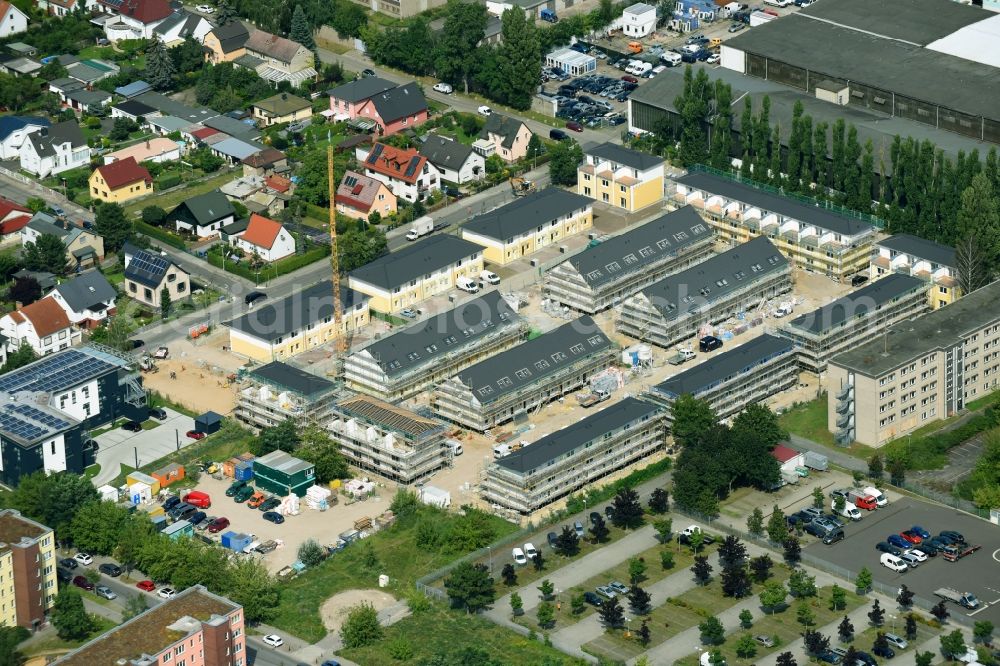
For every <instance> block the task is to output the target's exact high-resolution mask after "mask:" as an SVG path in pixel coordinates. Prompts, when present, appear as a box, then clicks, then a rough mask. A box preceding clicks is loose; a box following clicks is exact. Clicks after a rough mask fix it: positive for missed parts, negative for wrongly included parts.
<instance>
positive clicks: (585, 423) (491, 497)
mask: <svg viewBox="0 0 1000 666" xmlns="http://www.w3.org/2000/svg"><path fill="white" fill-rule="evenodd" d="M665 437H666V422H665V420H664V410H663V408H662V407H661V406H660V405H656V404H653V403H650V402H644V401H642V400H638V399H636V398H625V399H624V400H621V401H620V402H617V403H615V404H613V405H611V406H610V407H607V408H605V409H602V410H601V411H599V412H597V413H595V414H591V415H589V416H587V417H586V418H585V419H583V420H581V421H577V422H576V423H573V424H571V425H569V426H567V427H565V428H563V429H562V430H559V431H558V432H554V433H552V434H551V435H546V436H545V437H543V438H541V439H539V440H538V441H536V442H534V443H532V444H529V445H527V446H524V447H522V448H521V449H519V450H518V451H515V452H513V453H510V454H508V455H506V456H504V457H503V458H500V459H498V460H496V461H493V462H490V463H488V464H487V465H486V478H485V480H484V481H483V483H482V486H481V488H482V491H481V492H482V496H483V499H484V500H485V501H486V502H489V503H490V504H494V505H498V506H501V507H504V508H505V509H510V510H512V511H516V512H517V513H520V514H522V515H527V514H530V513H533V512H535V511H538V510H539V509H542V508H544V507H546V506H548V505H549V504H551V503H553V502H555V501H556V500H558V499H560V498H562V497H565V496H566V495H569V494H570V493H573V492H576V491H577V490H579V489H581V488H583V487H585V486H588V485H590V484H592V483H596V482H598V481H600V480H601V479H603V478H605V477H607V476H608V475H609V474H612V473H614V472H615V471H617V470H620V469H622V468H624V467H627V466H629V465H631V464H633V463H635V462H638V461H639V460H642V459H643V458H646V457H647V456H650V455H652V454H653V453H655V452H656V451H657V450H662V449H663V444H664V440H665Z"/></svg>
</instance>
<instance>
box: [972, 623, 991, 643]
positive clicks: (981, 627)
mask: <svg viewBox="0 0 1000 666" xmlns="http://www.w3.org/2000/svg"><path fill="white" fill-rule="evenodd" d="M993 629H994V627H993V623H992V622H990V621H989V620H982V621H981V622H976V623H974V624H973V625H972V637H973V638H974V639H975V640H977V641H979V642H980V643H989V642H990V639H991V638H992V636H993Z"/></svg>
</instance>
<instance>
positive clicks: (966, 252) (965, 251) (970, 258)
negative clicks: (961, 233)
mask: <svg viewBox="0 0 1000 666" xmlns="http://www.w3.org/2000/svg"><path fill="white" fill-rule="evenodd" d="M992 270H993V269H991V267H990V266H989V264H988V263H987V252H986V250H985V248H984V247H983V245H982V244H981V243H979V241H978V240H977V239H976V238H975V237H974V236H966V237H964V238H961V239H959V241H958V242H957V243H956V244H955V272H956V273H957V276H956V277H957V278H958V286H959V288H960V289H961V290H962V293H963V294H968V293H970V292H973V291H975V290H976V289H979V288H980V287H985V286H986V285H987V284H989V282H990V278H991V277H992Z"/></svg>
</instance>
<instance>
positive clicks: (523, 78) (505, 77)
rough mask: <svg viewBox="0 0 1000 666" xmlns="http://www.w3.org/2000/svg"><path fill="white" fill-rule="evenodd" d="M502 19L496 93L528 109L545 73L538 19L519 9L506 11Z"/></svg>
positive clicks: (497, 54) (497, 60)
mask: <svg viewBox="0 0 1000 666" xmlns="http://www.w3.org/2000/svg"><path fill="white" fill-rule="evenodd" d="M500 22H501V30H500V32H501V35H502V36H503V40H502V41H501V43H500V46H499V47H497V49H496V63H497V66H498V69H497V71H496V80H497V90H495V91H494V92H495V93H496V94H497V95H498V96H499V98H500V101H502V102H505V103H506V104H508V105H509V106H512V107H514V108H515V109H522V110H523V109H527V108H529V107H530V106H531V97H532V95H533V94H534V92H535V89H536V88H537V87H538V81H539V79H540V78H541V75H542V50H541V45H540V43H539V41H538V32H537V30H536V28H535V23H534V21H529V20H528V19H527V17H526V16H525V14H524V12H523V11H521V10H520V9H517V8H515V9H512V10H508V11H505V12H504V13H503V16H501V17H500ZM484 28H485V26H484Z"/></svg>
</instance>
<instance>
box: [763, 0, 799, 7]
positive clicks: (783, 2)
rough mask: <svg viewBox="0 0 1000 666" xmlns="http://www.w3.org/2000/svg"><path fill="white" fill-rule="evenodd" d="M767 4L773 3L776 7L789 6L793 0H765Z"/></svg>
mask: <svg viewBox="0 0 1000 666" xmlns="http://www.w3.org/2000/svg"><path fill="white" fill-rule="evenodd" d="M764 4H765V5H772V6H774V7H787V6H788V5H790V4H792V0H764Z"/></svg>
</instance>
